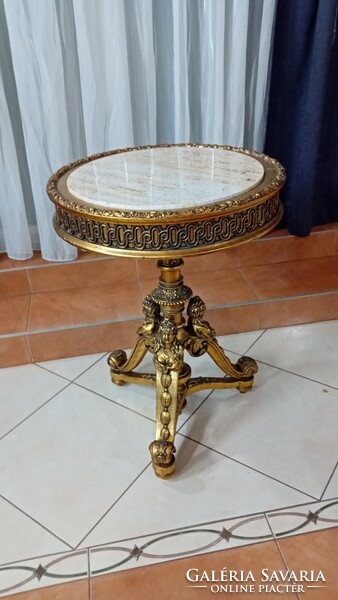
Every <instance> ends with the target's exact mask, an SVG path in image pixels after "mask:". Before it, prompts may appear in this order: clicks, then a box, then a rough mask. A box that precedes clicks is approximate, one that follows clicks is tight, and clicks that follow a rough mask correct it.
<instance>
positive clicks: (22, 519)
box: [0, 497, 69, 589]
mask: <svg viewBox="0 0 338 600" xmlns="http://www.w3.org/2000/svg"><path fill="white" fill-rule="evenodd" d="M0 523H1V544H0V565H3V564H5V563H10V562H17V561H19V560H25V559H26V558H27V557H28V556H41V555H46V554H51V553H52V552H64V551H69V546H67V545H66V544H65V543H64V542H62V541H61V540H59V539H58V538H57V537H55V536H54V535H52V534H51V533H50V532H49V531H46V530H45V529H44V528H43V527H41V525H39V524H38V523H36V522H34V521H33V520H32V519H30V518H29V517H27V516H26V515H25V514H23V513H22V512H21V511H20V510H18V509H17V508H16V507H14V506H12V505H11V504H10V503H9V502H6V500H4V499H3V498H1V497H0ZM0 579H1V577H0ZM1 587H2V585H1V583H0V589H1Z"/></svg>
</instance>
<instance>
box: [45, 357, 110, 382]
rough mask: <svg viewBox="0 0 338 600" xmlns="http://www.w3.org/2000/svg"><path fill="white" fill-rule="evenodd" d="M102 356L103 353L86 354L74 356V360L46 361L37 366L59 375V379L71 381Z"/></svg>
mask: <svg viewBox="0 0 338 600" xmlns="http://www.w3.org/2000/svg"><path fill="white" fill-rule="evenodd" d="M103 356H105V354H103V353H101V354H88V355H86V356H75V357H74V358H61V359H59V360H47V361H45V362H40V363H37V364H38V365H39V366H40V367H44V368H45V369H47V371H52V372H53V373H56V374H57V375H61V377H65V378H66V379H69V380H70V381H73V380H74V379H76V378H77V377H79V376H80V375H81V374H82V373H83V372H84V371H86V370H87V369H88V368H89V367H91V366H92V365H93V364H94V363H95V362H97V361H98V360H99V359H100V358H102V357H103Z"/></svg>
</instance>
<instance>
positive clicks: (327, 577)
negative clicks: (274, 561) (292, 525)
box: [278, 527, 338, 600]
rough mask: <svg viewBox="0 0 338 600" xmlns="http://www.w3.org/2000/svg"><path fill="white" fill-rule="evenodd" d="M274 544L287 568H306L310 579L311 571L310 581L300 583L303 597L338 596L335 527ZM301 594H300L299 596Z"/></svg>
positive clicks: (337, 530) (337, 534) (326, 599)
mask: <svg viewBox="0 0 338 600" xmlns="http://www.w3.org/2000/svg"><path fill="white" fill-rule="evenodd" d="M278 546H279V548H280V550H281V553H282V555H283V557H284V560H285V562H286V564H287V565H288V568H289V569H290V570H294V571H296V572H298V573H299V572H300V571H301V570H303V571H304V570H305V571H308V574H309V575H308V576H309V577H310V578H311V571H312V572H313V577H312V578H313V579H314V581H309V582H304V596H305V597H306V598H307V599H308V600H336V599H337V598H338V581H337V547H338V527H334V528H332V529H326V530H325V531H318V532H313V533H309V534H305V535H298V536H294V537H290V538H285V539H282V540H278ZM319 572H321V575H320V576H319ZM317 578H318V581H316V579H317ZM322 578H324V581H323V579H322ZM304 596H303V594H300V597H301V598H302V597H304Z"/></svg>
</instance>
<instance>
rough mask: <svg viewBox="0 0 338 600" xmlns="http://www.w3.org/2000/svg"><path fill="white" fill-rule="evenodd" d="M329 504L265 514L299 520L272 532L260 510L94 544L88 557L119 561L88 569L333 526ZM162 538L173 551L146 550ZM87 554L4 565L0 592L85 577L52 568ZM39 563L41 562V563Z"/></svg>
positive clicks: (335, 502)
mask: <svg viewBox="0 0 338 600" xmlns="http://www.w3.org/2000/svg"><path fill="white" fill-rule="evenodd" d="M332 507H338V499H336V500H333V501H332V502H329V503H326V504H323V505H321V506H320V507H319V508H317V509H316V510H315V511H311V510H309V509H307V508H306V505H304V506H303V507H298V508H297V509H291V510H281V511H275V512H271V513H269V514H268V515H267V516H268V520H271V519H274V518H277V517H282V518H291V519H296V520H298V519H299V521H300V522H299V523H298V524H297V525H296V526H294V527H291V528H289V529H286V530H281V531H276V532H274V533H273V532H272V530H269V529H268V527H267V521H266V515H265V513H262V514H259V515H253V516H251V517H247V518H245V519H241V520H235V521H233V520H229V519H228V520H227V521H226V523H228V524H229V523H233V524H231V525H230V527H229V526H228V527H225V526H224V525H222V522H220V521H217V522H215V523H211V524H210V525H215V527H211V526H210V525H209V526H201V527H191V528H187V529H182V530H179V531H174V532H168V533H165V534H163V535H157V536H154V537H152V538H150V539H148V541H146V542H145V543H143V544H140V545H139V546H138V545H137V544H134V545H133V547H131V545H130V546H128V545H121V544H118V543H113V544H108V545H107V544H106V545H103V546H97V547H95V548H91V549H90V556H93V557H94V556H98V555H100V554H101V555H102V556H103V554H106V553H113V554H119V555H120V556H119V559H118V560H115V561H112V562H111V564H109V565H108V566H105V567H99V568H98V567H97V568H93V569H92V570H91V576H92V577H95V576H98V575H103V574H107V573H109V572H112V571H114V570H117V571H118V570H121V569H123V568H132V567H135V566H136V564H135V562H136V563H138V562H139V561H140V559H142V562H143V561H144V560H145V562H146V563H148V564H151V563H154V562H158V561H161V560H165V561H168V560H175V559H179V558H182V557H187V556H193V555H196V554H202V553H205V552H209V551H215V550H218V549H221V548H220V547H219V546H220V545H221V544H223V543H224V541H226V542H227V543H228V544H229V545H230V544H232V546H238V545H243V544H245V545H247V544H252V543H255V542H256V543H257V542H261V541H268V540H275V539H278V538H282V537H286V536H289V535H295V534H298V533H304V532H305V530H306V529H308V528H311V525H312V530H313V526H318V525H322V526H324V527H334V526H337V525H338V516H337V518H333V517H327V516H324V515H325V513H327V512H329V510H330V509H332ZM253 523H255V528H256V532H255V533H254V534H251V535H248V532H247V531H245V530H246V529H247V526H248V525H252V524H253ZM259 523H260V527H259ZM262 527H263V529H262ZM258 529H261V530H264V529H265V530H266V531H267V533H262V534H259V533H258ZM240 530H242V531H243V533H242V534H241V533H240ZM204 536H206V537H207V538H208V541H207V543H205V544H203V543H202V544H201V543H200V540H201V538H202V537H204ZM191 537H193V538H195V541H196V542H197V541H198V540H199V543H198V545H195V546H194V547H193V549H185V550H182V551H179V548H178V544H177V541H178V540H180V542H182V541H184V542H185V540H186V539H191ZM164 541H165V542H166V546H168V544H169V545H171V546H172V549H173V551H171V552H169V553H162V552H157V553H156V552H151V551H149V549H150V548H152V547H153V546H155V545H156V544H159V545H161V542H164ZM183 546H185V543H184V544H183ZM175 548H176V550H175ZM222 549H224V548H222ZM87 553H88V550H87V549H83V550H78V551H77V552H69V553H67V554H64V555H58V556H57V557H56V558H55V557H49V558H50V559H51V560H49V562H48V561H42V560H41V561H36V563H35V564H33V561H26V562H29V563H30V564H24V562H22V563H21V564H18V563H16V564H12V565H4V566H2V567H0V585H1V579H2V578H3V579H6V578H7V580H8V574H9V573H11V579H12V580H13V573H12V572H13V571H15V572H16V574H17V580H16V581H15V583H12V584H11V585H9V586H8V585H7V586H6V587H4V588H2V589H0V595H5V594H11V593H13V592H16V591H17V590H19V589H21V588H27V587H29V588H30V589H31V588H32V583H33V582H40V581H41V580H43V582H44V585H52V584H53V583H54V584H55V583H60V582H61V581H69V580H74V579H81V578H85V577H88V575H89V572H88V569H85V570H83V571H78V572H75V573H72V572H67V569H65V570H64V571H63V572H62V569H61V572H57V569H55V567H56V566H59V565H60V564H61V563H63V564H64V563H65V562H66V561H71V560H72V559H74V558H75V557H80V556H82V557H85V556H86V555H87ZM42 562H43V563H44V564H42ZM93 562H95V561H93ZM143 564H144V563H143ZM23 573H24V576H23ZM6 576H7V577H6ZM15 579H16V578H15ZM47 581H48V583H47ZM29 584H30V585H29ZM35 587H37V586H35ZM23 591H24V590H23Z"/></svg>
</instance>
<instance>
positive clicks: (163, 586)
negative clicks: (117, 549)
mask: <svg viewBox="0 0 338 600" xmlns="http://www.w3.org/2000/svg"><path fill="white" fill-rule="evenodd" d="M262 565H264V567H265V568H266V569H267V570H268V573H272V572H273V571H276V572H278V571H279V570H282V571H283V572H285V570H286V569H285V564H284V562H283V560H282V558H281V556H280V553H279V551H278V547H277V545H276V544H275V543H274V542H267V543H265V544H255V545H253V546H248V547H246V548H235V549H233V550H224V551H221V552H213V553H210V554H203V555H201V556H196V557H192V558H191V557H189V558H185V559H182V560H178V561H169V562H166V563H163V564H160V565H154V566H150V567H143V568H139V569H132V570H131V571H124V572H120V573H114V574H110V575H106V576H105V577H94V578H93V579H92V580H91V592H92V600H106V599H107V598H119V600H130V599H131V598H137V599H138V600H156V599H157V598H161V600H195V599H196V598H210V597H211V598H212V597H215V595H216V597H217V592H221V593H222V592H223V594H224V597H225V594H226V591H225V590H222V589H221V587H220V586H221V585H222V584H220V583H219V582H218V583H215V582H208V581H206V580H202V581H201V582H198V581H197V582H196V581H194V577H196V576H199V577H202V575H203V572H204V571H206V573H207V574H209V576H210V577H212V572H214V573H215V575H216V577H217V574H218V573H220V572H221V571H222V570H224V571H225V572H226V573H227V574H229V573H230V571H233V572H234V571H237V573H238V574H239V573H240V572H242V573H243V577H244V578H246V577H248V581H247V582H242V585H243V586H248V587H247V588H245V587H244V591H242V592H241V591H238V590H240V589H241V588H237V591H236V587H235V586H236V583H237V582H235V581H233V582H232V586H231V588H232V589H231V588H230V584H229V581H228V586H229V588H228V589H227V594H231V595H233V596H234V598H238V597H239V598H241V599H244V598H247V597H249V598H253V599H255V600H258V599H261V598H262V597H263V598H265V597H268V598H272V597H276V595H277V594H276V593H273V592H271V593H269V592H265V590H264V589H263V590H262V589H261V588H260V586H264V585H265V584H264V583H263V579H262V573H261V571H262ZM191 569H192V571H190V570H191ZM188 572H189V573H188ZM249 572H250V573H252V578H253V580H254V581H252V580H251V575H250V576H248V574H249ZM188 577H190V579H192V581H191V580H189V579H188ZM224 585H226V582H224ZM238 585H239V586H240V585H241V583H238ZM197 586H199V587H197ZM202 586H203V588H202ZM251 586H252V588H251ZM201 588H202V589H201ZM225 589H226V588H225ZM242 590H243V588H242ZM280 597H284V598H289V599H290V600H297V595H296V594H295V593H293V592H292V591H291V590H290V591H288V592H286V591H285V592H284V591H281V593H278V598H280Z"/></svg>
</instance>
